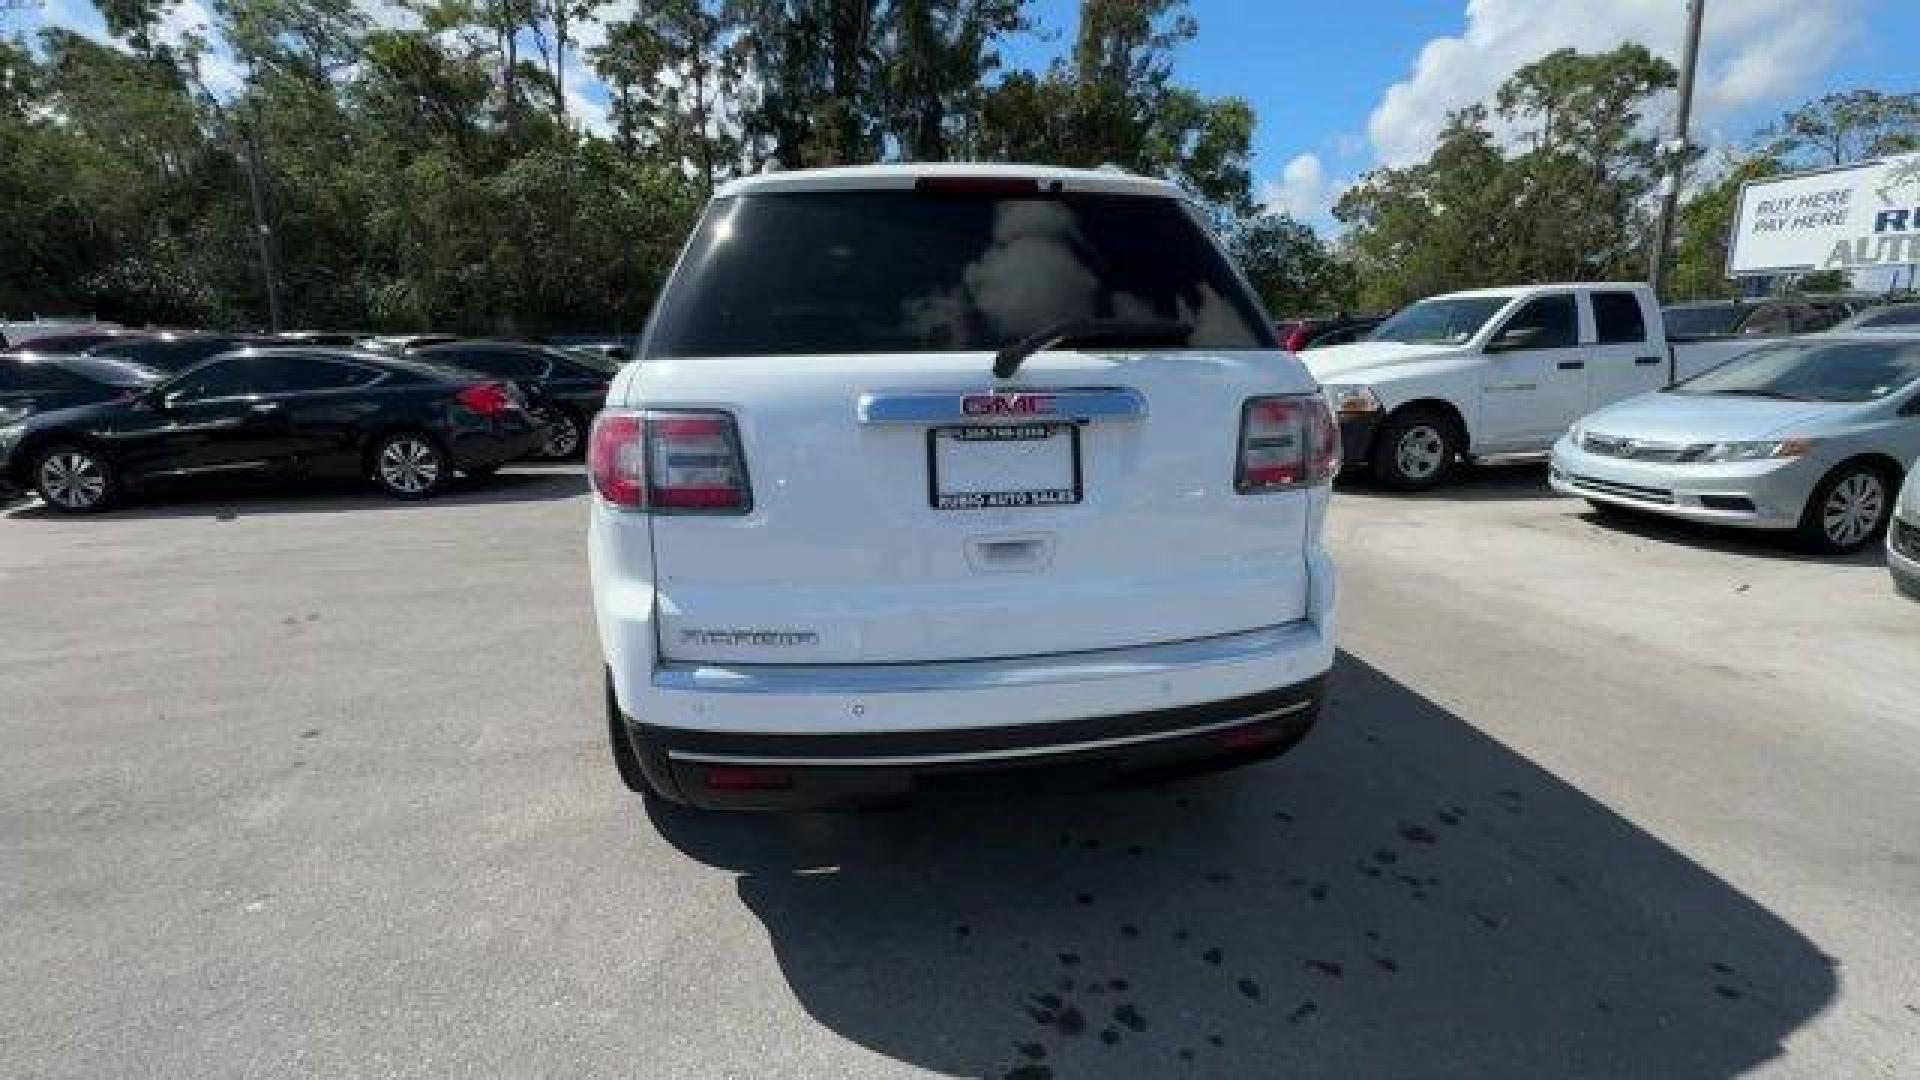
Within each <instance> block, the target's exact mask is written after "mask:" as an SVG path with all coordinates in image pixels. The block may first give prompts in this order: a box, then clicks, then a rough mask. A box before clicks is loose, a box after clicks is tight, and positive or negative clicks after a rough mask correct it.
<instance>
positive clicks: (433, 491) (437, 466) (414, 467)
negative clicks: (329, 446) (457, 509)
mask: <svg viewBox="0 0 1920 1080" xmlns="http://www.w3.org/2000/svg"><path fill="white" fill-rule="evenodd" d="M452 471H453V470H452V468H451V467H450V466H449V464H448V462H447V455H446V454H444V453H442V452H441V450H440V447H439V446H438V445H437V444H435V443H434V441H433V440H432V439H429V438H427V437H426V436H425V435H421V434H419V433H417V432H412V431H402V432H398V433H395V434H392V435H388V436H386V437H384V438H382V439H381V440H380V441H379V442H378V443H376V444H375V445H374V448H373V482H374V483H376V484H379V485H380V489H381V490H382V491H385V492H386V493H387V494H388V495H391V496H393V497H394V498H396V499H430V498H432V497H433V496H435V495H437V494H439V493H440V490H441V489H442V488H444V487H445V486H446V483H447V476H448V474H449V473H451V472H452Z"/></svg>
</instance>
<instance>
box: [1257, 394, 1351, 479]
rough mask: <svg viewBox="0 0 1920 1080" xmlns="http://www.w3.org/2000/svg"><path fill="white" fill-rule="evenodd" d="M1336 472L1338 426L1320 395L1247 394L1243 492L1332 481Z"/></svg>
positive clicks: (1338, 446)
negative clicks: (1251, 395) (1268, 395)
mask: <svg viewBox="0 0 1920 1080" xmlns="http://www.w3.org/2000/svg"><path fill="white" fill-rule="evenodd" d="M1339 471H1340V427H1339V425H1337V424H1335V423H1334V420H1333V413H1332V412H1331V411H1329V410H1328V408H1327V401H1326V399H1325V398H1324V397H1322V396H1321V395H1319V394H1287V395H1276V396H1274V397H1257V398H1249V399H1247V403H1246V405H1245V406H1243V407H1242V409H1241V412H1240V463H1239V469H1238V474H1237V475H1236V476H1235V478H1234V487H1235V489H1236V490H1238V491H1240V492H1242V493H1252V492H1259V491H1291V490H1295V489H1298V488H1304V487H1312V486H1314V485H1317V484H1325V483H1330V482H1332V480H1333V478H1334V475H1335V474H1336V473H1338V472H1339Z"/></svg>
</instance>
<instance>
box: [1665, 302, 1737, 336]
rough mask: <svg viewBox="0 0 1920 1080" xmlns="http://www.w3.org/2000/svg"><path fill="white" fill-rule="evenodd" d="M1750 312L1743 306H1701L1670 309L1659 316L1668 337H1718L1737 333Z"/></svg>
mask: <svg viewBox="0 0 1920 1080" xmlns="http://www.w3.org/2000/svg"><path fill="white" fill-rule="evenodd" d="M1750 310H1751V308H1749V307H1748V306H1746V305H1744V304H1701V305H1698V306H1694V307H1670V308H1667V309H1666V310H1665V311H1662V312H1661V313H1660V314H1661V316H1662V318H1663V319H1664V320H1665V321H1666V324H1667V336H1668V337H1720V336H1723V335H1728V334H1733V333H1735V332H1737V331H1738V330H1739V329H1740V323H1741V320H1743V319H1745V318H1746V317H1747V313H1748V312H1749V311H1750Z"/></svg>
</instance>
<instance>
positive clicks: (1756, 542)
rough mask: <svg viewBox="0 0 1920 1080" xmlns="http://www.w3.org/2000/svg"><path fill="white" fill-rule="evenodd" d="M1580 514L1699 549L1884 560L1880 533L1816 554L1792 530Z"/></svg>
mask: <svg viewBox="0 0 1920 1080" xmlns="http://www.w3.org/2000/svg"><path fill="white" fill-rule="evenodd" d="M1581 516H1582V517H1584V518H1586V519H1587V520H1588V521H1590V522H1592V523H1593V525H1594V527H1596V528H1600V529H1609V530H1612V531H1613V532H1617V533H1621V534H1624V535H1627V536H1634V537H1638V538H1640V539H1643V540H1653V541H1657V542H1659V543H1665V544H1685V545H1686V546H1688V547H1695V548H1699V549H1701V550H1702V551H1717V552H1722V553H1724V554H1728V555H1747V556H1751V557H1753V558H1756V559H1777V560H1785V561H1787V562H1818V563H1830V564H1832V565H1835V566H1882V567H1883V566H1885V565H1886V564H1887V556H1886V548H1885V546H1884V545H1885V539H1884V537H1882V538H1879V539H1875V540H1873V541H1872V542H1870V543H1868V544H1867V546H1866V547H1864V548H1861V549H1860V550H1859V551H1856V552H1854V553H1853V554H1851V555H1816V554H1814V553H1812V552H1810V551H1807V550H1806V549H1804V548H1802V547H1800V545H1799V542H1798V540H1797V539H1796V537H1795V535H1794V534H1793V533H1790V532H1787V531H1785V530H1781V529H1741V528H1736V527H1734V526H1731V525H1716V524H1714V523H1712V522H1705V521H1683V520H1681V519H1679V518H1669V517H1661V516H1660V515H1659V514H1643V513H1637V512H1635V511H1633V510H1629V509H1625V508H1622V509H1619V510H1613V511H1609V512H1606V513H1602V512H1600V511H1598V510H1596V509H1593V508H1592V507H1591V506H1589V507H1588V508H1587V509H1586V511H1585V512H1584V513H1583V514H1582V515H1581Z"/></svg>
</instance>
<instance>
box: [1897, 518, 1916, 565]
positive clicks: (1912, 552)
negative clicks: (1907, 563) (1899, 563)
mask: <svg viewBox="0 0 1920 1080" xmlns="http://www.w3.org/2000/svg"><path fill="white" fill-rule="evenodd" d="M1893 550H1895V551H1897V552H1899V553H1900V554H1902V555H1905V556H1906V557H1907V558H1909V559H1920V529H1916V528H1914V527H1913V526H1911V525H1909V524H1907V523H1906V522H1904V521H1901V520H1900V519H1898V518H1895V519H1894V522H1893Z"/></svg>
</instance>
